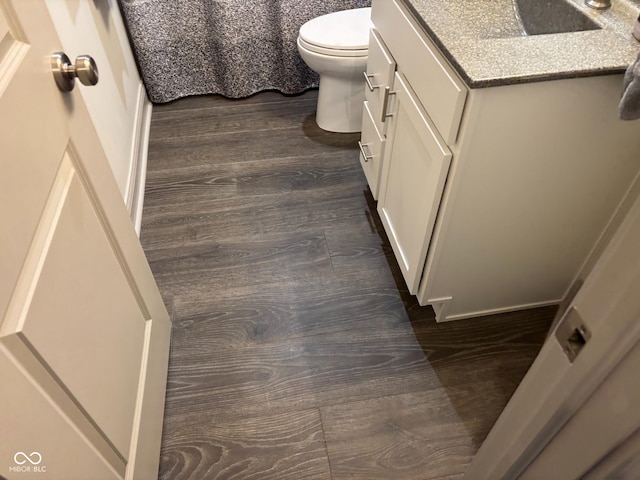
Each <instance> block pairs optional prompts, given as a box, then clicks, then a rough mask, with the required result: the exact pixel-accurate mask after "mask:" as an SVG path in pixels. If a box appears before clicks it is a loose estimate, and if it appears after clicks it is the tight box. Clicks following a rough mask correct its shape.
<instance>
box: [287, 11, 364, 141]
mask: <svg viewBox="0 0 640 480" xmlns="http://www.w3.org/2000/svg"><path fill="white" fill-rule="evenodd" d="M370 27H371V8H356V9H352V10H343V11H340V12H334V13H329V14H327V15H322V16H321V17H317V18H314V19H313V20H309V21H308V22H307V23H305V24H304V25H302V27H300V32H299V34H298V51H299V52H300V56H301V57H302V59H303V60H304V61H305V63H306V64H307V65H308V66H309V68H311V69H312V70H314V71H315V72H317V73H318V74H319V75H320V90H319V92H318V108H317V112H316V122H317V123H318V126H319V127H320V128H322V129H323V130H328V131H330V132H340V133H347V132H359V131H360V128H361V124H362V108H363V107H362V102H363V101H364V88H365V82H364V78H363V75H362V73H363V72H364V71H365V70H366V67H367V55H368V53H369V28H370Z"/></svg>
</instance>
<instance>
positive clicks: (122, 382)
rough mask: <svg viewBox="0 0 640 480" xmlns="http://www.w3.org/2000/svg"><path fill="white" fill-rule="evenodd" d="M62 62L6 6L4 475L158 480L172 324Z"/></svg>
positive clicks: (29, 7) (0, 209) (1, 295)
mask: <svg viewBox="0 0 640 480" xmlns="http://www.w3.org/2000/svg"><path fill="white" fill-rule="evenodd" d="M60 50H61V48H60V42H59V40H58V38H57V36H56V34H55V30H54V27H53V25H52V22H51V20H50V18H49V14H48V12H47V9H46V6H45V5H44V2H43V0H29V1H24V0H5V1H2V2H0V155H1V157H0V167H1V169H2V170H1V174H0V389H1V390H0V391H1V394H0V396H1V398H2V408H0V429H1V431H2V432H3V434H2V435H0V475H2V476H5V477H8V478H14V477H16V476H18V475H19V477H18V478H32V477H33V478H65V479H75V478H78V479H86V478H95V479H102V478H105V479H106V478H109V479H111V478H153V477H154V476H155V475H156V474H157V468H158V453H159V444H160V433H161V421H162V411H163V407H164V388H165V382H166V371H167V356H168V340H169V332H170V321H169V318H168V315H167V312H166V309H165V308H164V305H163V303H162V299H161V297H160V294H159V292H158V290H157V287H156V285H155V282H154V280H153V277H152V275H151V271H150V269H149V267H148V264H147V262H146V259H145V257H144V253H143V252H142V249H141V247H140V244H139V242H138V239H137V237H136V234H135V231H134V229H133V226H132V224H131V222H130V220H129V218H128V214H127V211H126V208H125V206H124V203H123V201H122V198H121V196H120V194H119V191H118V187H117V185H116V183H115V180H114V178H113V174H112V172H111V170H110V168H109V165H108V163H107V161H106V158H105V155H104V151H103V150H102V148H101V146H100V142H99V140H98V137H97V134H96V131H95V129H94V127H93V124H92V123H91V120H90V118H89V115H88V113H87V110H86V107H85V105H84V103H83V102H82V98H81V97H80V95H79V91H78V89H79V88H89V87H84V86H82V85H77V86H76V88H75V89H74V90H73V91H72V92H70V93H62V92H60V91H59V90H58V88H57V87H56V84H55V82H54V79H53V76H52V73H51V69H50V57H51V54H52V53H53V52H56V51H60ZM69 53H70V56H71V55H77V54H78V53H89V54H90V53H91V52H69ZM91 88H100V84H99V83H98V85H97V86H95V87H91Z"/></svg>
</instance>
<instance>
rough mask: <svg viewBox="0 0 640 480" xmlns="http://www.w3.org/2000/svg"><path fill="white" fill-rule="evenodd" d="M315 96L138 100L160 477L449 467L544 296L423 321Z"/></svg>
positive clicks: (510, 385) (531, 333)
mask: <svg viewBox="0 0 640 480" xmlns="http://www.w3.org/2000/svg"><path fill="white" fill-rule="evenodd" d="M316 98H317V92H315V91H311V92H308V93H306V94H304V95H301V96H297V97H284V96H282V95H280V94H277V93H262V94H259V95H256V96H254V97H251V98H249V99H244V100H226V99H223V98H220V97H199V98H189V99H183V100H179V101H176V102H174V103H171V104H168V105H163V106H157V107H156V108H155V109H154V113H153V122H152V127H151V141H150V145H149V166H148V177H147V191H146V199H145V210H144V217H143V227H142V242H143V245H144V248H145V250H146V253H147V256H148V258H149V261H150V264H151V267H152V269H153V272H154V274H155V277H156V279H157V281H158V285H159V287H160V290H161V292H162V295H163V297H164V299H165V301H166V303H167V305H168V307H169V309H170V312H171V315H172V319H173V337H172V350H171V359H170V365H169V381H168V391H167V399H166V415H165V424H164V433H163V439H162V453H161V459H160V478H162V479H165V480H168V479H194V480H201V479H240V480H249V479H255V480H264V479H274V480H286V479H292V480H300V479H346V478H351V479H353V478H355V479H363V480H374V479H392V480H403V479H419V480H423V479H436V478H437V479H445V478H446V479H449V478H451V479H452V478H460V477H461V476H462V474H463V472H464V471H465V468H466V466H467V465H468V463H469V462H470V460H471V458H472V456H473V455H474V453H475V452H476V450H477V449H478V447H479V445H480V444H481V442H482V441H483V439H484V437H485V436H486V434H487V432H488V431H489V429H490V428H491V426H492V425H493V423H494V421H495V419H496V418H497V416H498V415H499V413H500V411H501V409H502V408H503V406H504V405H505V403H506V402H507V400H508V398H509V396H510V395H511V394H512V392H513V390H514V389H515V387H516V386H517V384H518V382H519V381H520V379H521V378H522V376H523V375H524V373H525V371H526V370H527V368H528V367H529V365H530V363H531V362H532V361H533V358H534V357H535V355H536V353H537V351H538V349H539V347H540V346H541V344H542V342H543V340H544V337H545V334H546V331H547V328H548V326H549V324H550V321H551V319H552V316H553V313H554V309H553V308H546V309H537V310H531V311H526V312H518V313H513V314H505V315H499V316H493V317H484V318H477V319H471V320H464V321H458V322H451V323H445V324H436V323H435V321H434V316H433V312H432V310H431V308H430V307H426V308H421V307H419V306H418V305H417V303H416V301H415V299H414V298H413V297H411V296H409V295H408V292H407V291H406V288H405V286H404V283H403V281H402V278H401V274H400V272H399V270H398V268H397V265H396V263H395V260H394V258H393V255H392V254H391V253H390V247H389V244H388V241H387V239H386V237H385V235H384V232H383V230H382V228H381V226H380V222H379V219H378V216H377V214H376V211H375V203H374V201H373V199H372V197H371V195H370V192H369V190H368V188H367V186H366V181H365V178H364V175H363V173H362V172H361V169H360V165H359V163H358V149H357V144H356V142H357V140H358V135H344V134H343V135H340V134H331V133H327V132H323V131H322V130H319V129H318V128H317V126H316V125H315V121H314V111H315V103H316Z"/></svg>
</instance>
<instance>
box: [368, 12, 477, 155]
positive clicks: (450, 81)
mask: <svg viewBox="0 0 640 480" xmlns="http://www.w3.org/2000/svg"><path fill="white" fill-rule="evenodd" d="M372 20H373V23H374V25H375V28H376V29H377V30H378V31H379V33H380V35H381V36H382V38H383V39H384V42H385V44H386V46H387V47H388V48H389V51H390V52H391V55H393V57H394V58H395V60H396V62H397V64H398V70H399V71H401V72H402V73H403V74H404V75H405V77H406V78H407V80H408V81H409V83H410V84H411V86H412V88H413V90H414V91H415V92H416V95H417V96H418V99H419V100H420V102H421V103H422V104H423V105H424V107H425V109H426V110H427V112H428V114H429V116H430V117H431V119H432V120H433V123H435V125H436V127H437V128H438V131H439V132H440V134H441V135H442V136H443V137H444V139H445V140H446V141H447V143H449V144H450V145H451V144H453V143H455V141H456V137H457V135H458V128H459V126H460V119H461V118H462V111H463V109H464V102H465V99H466V96H467V87H466V85H465V84H464V82H463V81H462V80H460V78H459V77H458V75H457V73H456V72H455V71H454V70H453V68H452V67H451V66H450V65H449V64H448V63H447V61H446V60H445V59H444V57H443V56H442V54H441V53H440V52H439V51H438V48H437V47H436V46H435V45H434V44H433V42H432V41H431V40H430V39H429V37H428V36H427V34H426V33H425V32H424V30H423V29H422V28H421V27H420V25H418V24H417V22H416V21H415V20H414V19H413V17H412V16H411V14H410V13H409V12H407V11H406V9H405V8H404V6H402V5H400V2H399V0H373V9H372Z"/></svg>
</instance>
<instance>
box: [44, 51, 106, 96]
mask: <svg viewBox="0 0 640 480" xmlns="http://www.w3.org/2000/svg"><path fill="white" fill-rule="evenodd" d="M51 71H52V72H53V78H54V79H55V80H56V85H58V88H59V89H60V90H62V91H63V92H70V91H71V90H73V87H74V86H75V79H76V78H78V80H80V82H82V84H83V85H87V86H91V85H95V84H96V83H98V66H97V65H96V62H95V61H94V60H93V58H91V57H90V56H89V55H79V56H77V57H76V63H75V64H72V63H71V60H69V57H67V55H66V54H64V53H62V52H56V53H54V54H53V55H51Z"/></svg>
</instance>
